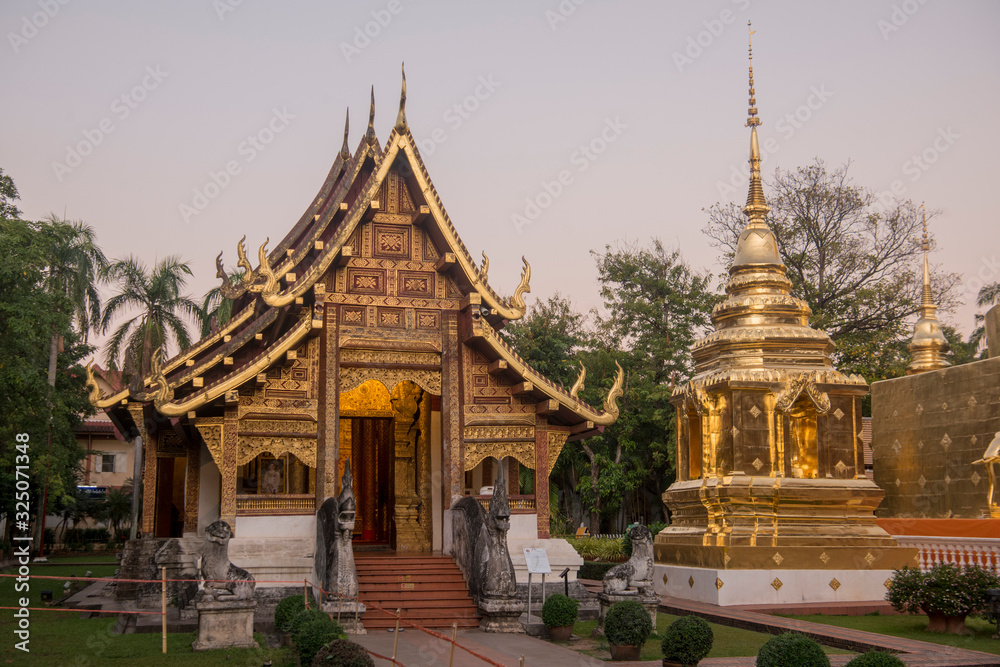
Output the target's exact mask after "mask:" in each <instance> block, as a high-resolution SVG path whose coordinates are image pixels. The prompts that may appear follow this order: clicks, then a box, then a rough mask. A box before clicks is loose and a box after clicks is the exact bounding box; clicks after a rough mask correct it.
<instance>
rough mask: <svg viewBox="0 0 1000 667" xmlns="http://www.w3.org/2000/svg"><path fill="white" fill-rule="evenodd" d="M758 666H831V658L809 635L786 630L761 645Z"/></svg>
mask: <svg viewBox="0 0 1000 667" xmlns="http://www.w3.org/2000/svg"><path fill="white" fill-rule="evenodd" d="M757 667H830V659H829V658H827V657H826V654H825V653H823V649H822V648H820V645H819V644H817V643H816V642H815V641H813V640H812V639H810V638H809V637H806V636H805V635H800V634H799V633H797V632H786V633H785V634H783V635H778V636H777V637H772V638H771V639H769V640H768V641H767V643H766V644H764V645H763V646H761V647H760V651H758V653H757Z"/></svg>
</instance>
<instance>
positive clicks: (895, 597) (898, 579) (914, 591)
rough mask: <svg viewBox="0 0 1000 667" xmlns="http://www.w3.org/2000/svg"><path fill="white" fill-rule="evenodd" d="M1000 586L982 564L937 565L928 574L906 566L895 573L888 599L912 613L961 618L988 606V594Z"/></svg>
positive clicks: (899, 608)
mask: <svg viewBox="0 0 1000 667" xmlns="http://www.w3.org/2000/svg"><path fill="white" fill-rule="evenodd" d="M998 586H1000V580H998V578H997V574H996V572H994V571H992V570H987V569H985V568H983V567H980V566H979V565H966V566H964V567H959V566H957V565H951V564H948V563H941V564H938V565H935V566H934V567H932V568H931V569H930V570H928V571H927V572H921V571H920V570H917V569H914V568H909V567H904V568H903V569H901V570H896V571H895V572H893V573H892V583H891V584H890V585H889V590H888V591H886V594H885V599H886V600H888V601H889V604H891V605H892V608H893V609H895V610H896V611H902V612H906V613H910V614H919V613H925V614H945V615H948V616H959V615H963V614H971V613H974V612H976V611H980V610H983V609H986V608H988V607H989V601H988V598H987V595H986V591H987V590H988V589H990V588H997V587H998Z"/></svg>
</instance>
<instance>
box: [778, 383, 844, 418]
mask: <svg viewBox="0 0 1000 667" xmlns="http://www.w3.org/2000/svg"><path fill="white" fill-rule="evenodd" d="M803 391H804V392H805V393H806V396H808V397H809V400H811V401H812V402H813V405H815V406H816V412H817V413H819V414H821V415H824V414H826V413H827V412H829V410H830V396H829V395H827V394H826V392H823V391H820V390H819V388H818V387H817V386H816V378H815V376H814V375H812V374H810V373H802V374H800V375H798V376H796V377H794V378H792V379H790V380H789V381H788V383H787V384H786V385H785V388H784V389H783V390H782V391H781V392H780V393H779V394H778V398H777V401H776V402H775V405H774V407H775V409H776V410H777V411H778V412H790V411H791V410H792V406H794V405H795V401H796V400H797V399H798V397H799V395H800V394H801V393H802V392H803Z"/></svg>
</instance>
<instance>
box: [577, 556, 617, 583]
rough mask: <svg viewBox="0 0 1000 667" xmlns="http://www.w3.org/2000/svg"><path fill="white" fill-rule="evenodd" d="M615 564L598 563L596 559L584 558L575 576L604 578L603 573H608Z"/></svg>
mask: <svg viewBox="0 0 1000 667" xmlns="http://www.w3.org/2000/svg"><path fill="white" fill-rule="evenodd" d="M615 565H617V563H598V562H597V561H592V560H585V561H583V565H581V566H580V571H579V572H577V573H576V578H577V579H594V580H596V581H601V580H602V579H604V575H605V574H607V573H608V570H610V569H611V568H613V567H614V566H615Z"/></svg>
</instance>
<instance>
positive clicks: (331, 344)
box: [310, 284, 340, 510]
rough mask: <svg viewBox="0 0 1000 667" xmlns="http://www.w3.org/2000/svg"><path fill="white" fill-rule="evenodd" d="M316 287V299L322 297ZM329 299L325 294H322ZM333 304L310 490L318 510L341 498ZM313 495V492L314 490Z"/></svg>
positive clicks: (326, 322)
mask: <svg viewBox="0 0 1000 667" xmlns="http://www.w3.org/2000/svg"><path fill="white" fill-rule="evenodd" d="M320 287H321V285H319V284H318V285H316V298H317V300H319V298H320V296H321V290H320V289H319V288H320ZM322 294H323V295H324V296H325V293H322ZM339 312H340V308H339V307H338V306H334V305H332V304H330V305H325V307H324V308H323V330H322V332H321V333H320V343H319V368H320V371H319V373H320V378H319V383H318V384H319V392H318V393H319V407H318V409H317V422H318V424H317V429H316V473H315V478H314V479H312V478H311V479H310V489H313V490H314V492H315V494H316V509H317V510H318V509H319V508H320V505H322V504H323V501H324V500H326V499H327V498H329V497H331V496H335V495H337V480H338V475H337V471H338V460H337V459H338V456H339V451H340V345H339V344H338V338H339V333H338V320H337V317H338V314H339ZM310 492H313V491H310Z"/></svg>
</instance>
